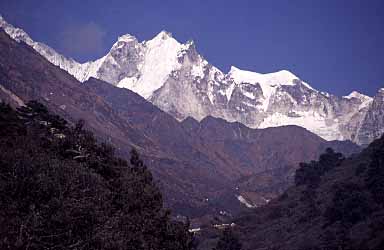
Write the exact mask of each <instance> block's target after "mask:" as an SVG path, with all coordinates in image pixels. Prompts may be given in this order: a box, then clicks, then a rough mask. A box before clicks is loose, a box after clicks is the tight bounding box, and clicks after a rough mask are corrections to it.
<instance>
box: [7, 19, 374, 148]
mask: <svg viewBox="0 0 384 250" xmlns="http://www.w3.org/2000/svg"><path fill="white" fill-rule="evenodd" d="M0 27H3V28H4V29H5V31H6V32H7V33H8V34H10V36H11V37H13V38H14V39H16V40H17V41H20V40H21V41H24V42H26V43H27V44H29V45H31V46H32V47H33V48H34V49H35V50H36V51H38V52H39V53H40V54H41V55H43V56H44V57H45V58H47V59H48V60H49V61H50V62H52V63H53V64H55V65H57V66H59V67H60V68H62V69H64V70H66V71H68V72H69V73H70V74H72V75H73V76H75V77H76V78H77V79H78V80H79V81H82V82H84V81H86V80H87V79H89V78H90V77H95V78H98V79H101V80H104V81H107V82H109V83H111V84H113V85H117V86H119V87H122V88H128V89H130V90H132V91H134V92H136V93H138V94H139V95H141V96H143V97H144V98H146V99H147V100H149V101H150V102H152V103H153V104H155V105H156V106H157V107H159V108H160V109H162V110H164V111H166V112H168V113H169V114H171V115H172V116H173V117H175V118H177V119H178V120H183V119H185V118H187V117H188V116H190V117H193V118H194V119H196V120H198V121H200V120H202V119H203V118H204V117H206V116H214V117H220V118H223V119H225V120H227V121H229V122H233V121H238V122H241V123H243V124H245V125H247V126H248V127H252V128H265V127H276V126H284V125H297V126H302V127H305V128H306V129H308V130H309V131H311V132H313V133H315V134H317V135H319V136H320V137H322V138H324V139H327V140H352V141H354V142H357V143H363V144H364V143H366V142H369V141H371V140H372V139H374V138H377V136H378V134H380V133H381V132H380V129H379V128H378V127H380V124H378V122H379V121H380V120H381V119H382V114H381V113H380V112H378V110H377V109H376V108H375V107H376V106H375V105H371V104H372V98H371V97H368V96H365V95H362V94H360V93H357V92H352V93H351V94H350V95H348V96H345V97H337V96H334V95H331V94H328V93H324V92H320V91H318V90H315V89H313V88H312V87H311V86H310V85H309V84H307V83H305V82H304V81H302V80H300V78H299V77H298V76H295V75H294V74H292V73H291V72H289V71H286V70H282V71H278V72H274V73H269V74H260V73H255V72H249V71H245V70H240V69H238V68H236V67H232V68H231V70H230V71H229V72H228V73H227V74H225V73H223V72H221V71H220V70H219V69H217V68H216V67H215V66H213V65H211V64H209V63H208V61H207V60H205V59H204V58H203V57H202V56H201V55H199V54H198V52H197V50H196V47H195V44H194V42H193V41H189V42H187V43H185V44H182V43H179V42H178V41H177V40H175V39H174V38H173V37H172V35H171V34H170V33H168V32H165V31H162V32H160V33H159V34H158V35H156V36H155V37H154V38H153V39H151V40H149V41H143V42H139V41H138V40H137V39H136V38H135V37H133V36H132V35H129V34H127V35H123V36H121V37H119V38H118V40H117V41H116V43H115V44H114V45H113V46H112V48H111V49H110V51H109V52H108V53H107V54H106V55H105V56H103V57H102V58H100V59H98V60H96V61H93V62H86V63H83V64H80V63H77V62H75V61H74V60H73V59H68V58H66V57H64V56H62V55H60V54H58V53H57V52H55V51H54V50H53V49H51V48H50V47H48V46H46V45H44V44H42V43H38V42H34V41H33V40H32V39H31V38H30V37H29V36H28V35H27V34H26V33H25V32H24V31H22V30H20V29H17V28H14V27H13V26H12V25H10V24H8V23H7V22H6V21H5V20H4V19H2V18H1V17H0ZM368 109H373V110H372V112H374V113H375V114H376V116H377V115H379V116H378V117H377V118H375V119H373V120H372V119H370V117H372V116H367V118H366V114H367V111H368ZM370 123H373V124H370ZM363 134H364V135H365V136H364V137H365V139H360V138H361V137H362V135H363Z"/></svg>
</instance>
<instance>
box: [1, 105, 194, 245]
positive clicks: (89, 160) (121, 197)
mask: <svg viewBox="0 0 384 250" xmlns="http://www.w3.org/2000/svg"><path fill="white" fill-rule="evenodd" d="M0 225H1V226H0V249H56V250H59V249H116V250H118V249H132V250H133V249H134V250H140V249H143V250H144V249H156V250H161V249H178V250H183V249H191V245H192V244H191V243H192V238H191V237H192V236H191V234H190V233H189V232H188V225H185V224H183V223H180V222H174V221H172V220H171V219H170V212H169V211H167V210H165V209H163V201H162V195H161V193H160V191H159V189H158V188H157V186H156V185H155V183H154V181H153V178H152V175H151V173H150V172H149V170H148V169H147V167H146V166H145V165H144V164H143V162H142V161H141V160H140V158H139V155H138V153H137V152H136V151H135V150H133V151H132V154H131V161H130V163H127V162H126V161H125V160H123V159H120V158H117V157H116V156H115V155H114V149H113V148H112V147H111V146H109V145H107V144H104V143H101V144H98V143H97V141H96V139H95V137H94V136H93V134H92V133H91V132H89V131H86V130H84V129H83V123H82V122H79V123H78V124H76V126H74V127H71V126H69V125H67V123H66V121H65V120H63V119H62V118H60V117H58V116H55V115H51V114H50V113H49V112H48V110H47V109H46V108H45V107H44V106H43V105H41V104H40V103H37V102H30V103H28V105H27V107H23V108H20V109H19V110H17V111H15V110H13V109H12V108H10V107H9V106H8V105H5V104H2V103H1V104H0Z"/></svg>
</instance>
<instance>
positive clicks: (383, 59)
mask: <svg viewBox="0 0 384 250" xmlns="http://www.w3.org/2000/svg"><path fill="white" fill-rule="evenodd" d="M0 14H2V15H3V16H4V18H5V19H6V20H8V21H9V22H10V23H12V24H14V25H16V26H19V27H22V28H23V29H24V30H25V31H26V32H28V33H29V34H30V35H31V36H32V38H33V39H34V40H36V41H42V42H44V43H46V44H48V45H50V46H51V47H53V48H54V49H56V50H58V51H59V52H62V53H64V54H65V55H67V56H70V57H73V58H75V59H77V60H78V61H82V62H83V61H86V60H90V59H96V58H98V57H100V56H102V55H103V54H105V53H106V52H107V51H108V50H109V48H110V47H111V46H112V44H113V43H114V41H115V40H116V39H117V37H118V36H119V35H122V34H125V33H130V34H132V35H134V36H136V37H138V38H139V40H143V39H145V40H148V39H150V38H152V37H153V36H155V35H156V34H157V33H158V32H160V31H161V30H163V29H164V30H167V31H170V32H171V33H172V34H173V36H174V37H175V38H176V39H177V40H179V41H180V42H185V41H186V40H188V39H193V40H195V42H196V44H197V49H198V50H199V52H200V53H201V54H202V55H203V56H204V57H205V58H206V59H207V60H208V61H209V62H210V63H212V64H214V65H215V66H217V67H218V68H220V69H221V70H223V71H224V72H227V71H228V70H229V67H230V66H231V65H234V66H237V67H239V68H241V69H247V70H252V71H257V72H261V73H266V72H271V71H276V70H280V69H287V70H290V71H292V72H293V73H295V74H296V75H298V76H299V77H300V78H301V79H303V80H305V81H307V82H308V83H310V84H311V85H312V86H313V87H314V88H317V89H319V90H322V91H328V92H331V93H333V94H337V95H346V94H349V92H351V91H352V90H358V91H360V92H362V93H365V94H368V95H374V94H375V92H376V91H377V89H378V88H379V87H384V1H383V0H377V1H376V0H365V1H363V0H285V1H274V0H266V1H258V0H253V1H246V0H232V1H226V0H221V1H219V0H218V1H209V0H189V1H183V0H174V1H167V0H155V1H148V0H125V1H123V0H121V1H118V0H100V1H98V0H92V1H80V0H77V1H74V0H73V1H72V0H68V1H57V0H51V1H48V0H40V1H39V0H36V1H35V0H34V1H31V0H1V1H0Z"/></svg>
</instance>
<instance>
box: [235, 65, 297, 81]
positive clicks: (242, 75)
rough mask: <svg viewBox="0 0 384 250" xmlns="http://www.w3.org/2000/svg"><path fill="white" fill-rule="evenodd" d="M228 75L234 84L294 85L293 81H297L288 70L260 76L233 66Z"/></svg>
mask: <svg viewBox="0 0 384 250" xmlns="http://www.w3.org/2000/svg"><path fill="white" fill-rule="evenodd" d="M228 75H229V76H231V77H232V78H233V79H234V80H235V82H239V83H240V82H246V83H251V84H255V83H259V84H263V85H269V86H275V85H294V84H295V83H294V82H293V80H295V79H299V78H298V77H297V76H295V75H294V74H292V73H291V72H289V71H288V70H280V71H277V72H273V73H267V74H261V73H256V72H252V71H247V70H241V69H239V68H237V67H235V66H231V69H230V71H229V72H228Z"/></svg>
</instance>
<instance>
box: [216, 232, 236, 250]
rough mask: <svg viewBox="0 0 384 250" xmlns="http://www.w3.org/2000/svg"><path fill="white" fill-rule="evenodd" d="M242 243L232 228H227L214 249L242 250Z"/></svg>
mask: <svg viewBox="0 0 384 250" xmlns="http://www.w3.org/2000/svg"><path fill="white" fill-rule="evenodd" d="M241 247H242V244H241V243H240V241H239V239H238V238H237V237H236V235H235V234H234V233H233V231H232V230H231V229H230V228H225V229H224V231H223V233H222V235H221V237H220V239H219V241H218V242H217V244H216V247H215V248H214V249H213V250H241Z"/></svg>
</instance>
